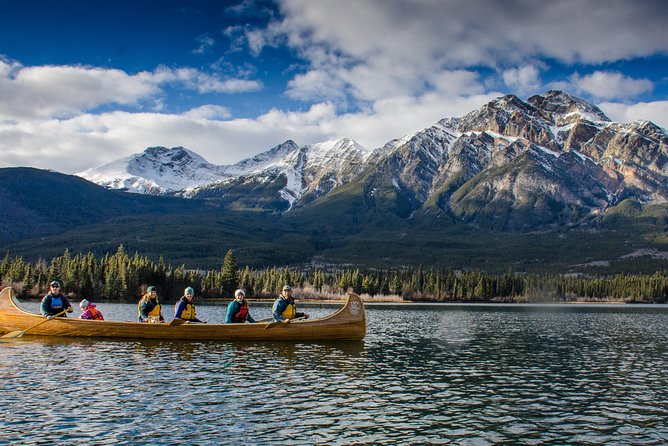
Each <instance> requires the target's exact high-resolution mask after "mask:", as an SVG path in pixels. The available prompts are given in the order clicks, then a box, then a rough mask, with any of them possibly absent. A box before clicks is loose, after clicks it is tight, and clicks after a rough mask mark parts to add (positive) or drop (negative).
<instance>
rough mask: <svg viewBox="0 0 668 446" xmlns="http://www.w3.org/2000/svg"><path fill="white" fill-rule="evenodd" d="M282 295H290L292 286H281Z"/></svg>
mask: <svg viewBox="0 0 668 446" xmlns="http://www.w3.org/2000/svg"><path fill="white" fill-rule="evenodd" d="M283 295H284V296H287V297H289V296H292V287H291V286H290V285H285V286H284V287H283Z"/></svg>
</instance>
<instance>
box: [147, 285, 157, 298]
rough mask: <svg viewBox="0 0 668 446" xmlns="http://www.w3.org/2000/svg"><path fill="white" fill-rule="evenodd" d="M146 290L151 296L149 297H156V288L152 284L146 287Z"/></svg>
mask: <svg viewBox="0 0 668 446" xmlns="http://www.w3.org/2000/svg"><path fill="white" fill-rule="evenodd" d="M146 292H147V293H148V295H149V296H150V297H151V299H157V298H158V290H156V289H155V287H154V286H150V287H148V288H146Z"/></svg>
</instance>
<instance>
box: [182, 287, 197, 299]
mask: <svg viewBox="0 0 668 446" xmlns="http://www.w3.org/2000/svg"><path fill="white" fill-rule="evenodd" d="M183 295H184V296H186V299H188V300H193V297H195V290H193V288H192V287H188V288H186V289H185V290H184V291H183Z"/></svg>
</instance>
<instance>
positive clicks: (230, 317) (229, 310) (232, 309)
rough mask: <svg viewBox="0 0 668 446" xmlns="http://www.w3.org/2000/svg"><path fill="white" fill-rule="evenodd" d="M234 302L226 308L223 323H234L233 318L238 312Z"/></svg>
mask: <svg viewBox="0 0 668 446" xmlns="http://www.w3.org/2000/svg"><path fill="white" fill-rule="evenodd" d="M235 304H236V302H235V301H232V302H230V304H229V305H228V306H227V313H226V314H225V323H226V324H232V323H233V322H234V318H233V316H234V315H235V314H237V312H238V311H239V310H238V309H237V308H236V307H237V306H236V305H235Z"/></svg>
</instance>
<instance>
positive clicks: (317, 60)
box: [247, 0, 668, 101]
mask: <svg viewBox="0 0 668 446" xmlns="http://www.w3.org/2000/svg"><path fill="white" fill-rule="evenodd" d="M279 6H280V10H281V13H282V18H281V19H280V21H275V22H272V23H271V24H270V25H269V26H267V27H266V28H265V29H263V30H262V29H253V30H249V31H247V40H248V42H247V43H248V44H249V46H250V48H251V49H252V51H253V52H254V53H255V54H257V53H259V52H260V51H261V50H262V48H263V47H264V46H266V45H272V46H273V45H275V44H276V43H275V42H277V41H281V40H280V36H283V37H284V39H285V41H286V42H287V44H288V46H289V47H290V48H292V49H293V50H295V51H297V53H298V54H299V55H300V56H301V57H302V58H303V59H305V60H306V61H308V63H309V64H310V68H309V71H308V72H307V73H300V74H298V75H296V77H295V78H294V79H293V81H292V82H291V83H290V85H289V88H288V94H289V95H290V97H293V98H300V99H303V100H321V99H322V97H323V95H322V94H321V93H322V92H321V91H319V90H317V89H315V88H313V86H314V84H313V82H307V81H308V80H310V79H316V78H320V77H323V73H325V75H326V77H327V79H326V84H325V85H326V86H337V85H339V83H341V82H343V84H344V86H343V87H342V88H341V89H340V91H345V92H346V94H349V95H351V96H352V98H354V99H357V100H359V101H374V100H380V99H382V98H384V97H387V96H391V95H402V94H411V95H421V94H425V93H427V92H429V91H430V89H431V88H433V83H432V78H433V77H434V76H438V74H439V73H442V72H452V71H456V70H461V69H477V68H479V67H481V66H483V67H489V68H490V69H492V70H495V71H497V72H499V73H503V74H502V77H503V81H504V82H505V83H506V85H508V86H510V87H511V88H515V89H517V90H522V91H518V93H523V92H530V91H531V92H533V91H536V90H538V89H539V88H540V76H539V69H540V68H541V66H540V65H541V63H540V61H542V60H557V61H560V62H562V63H565V64H571V63H584V64H600V63H604V62H610V61H618V60H626V59H630V58H634V57H644V56H650V55H654V54H661V53H664V54H665V53H666V52H668V31H667V30H668V28H667V27H666V26H665V24H664V22H665V17H667V16H668V3H667V2H656V1H652V0H639V1H636V2H627V1H626V0H609V1H606V2H604V3H601V2H600V1H597V0H563V1H559V2H549V3H546V2H527V1H522V0H515V1H510V2H489V1H483V0H450V1H447V2H444V1H442V0H424V1H420V2H406V1H403V0H366V1H363V2H360V1H357V0H337V1H319V2H313V1H310V0H281V1H280V3H279ZM535 61H539V62H538V63H535ZM504 67H514V68H510V69H506V68H504ZM624 86H627V87H628V83H624ZM589 88H593V87H589ZM636 88H640V89H642V88H644V86H643V85H638V86H636Z"/></svg>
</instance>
